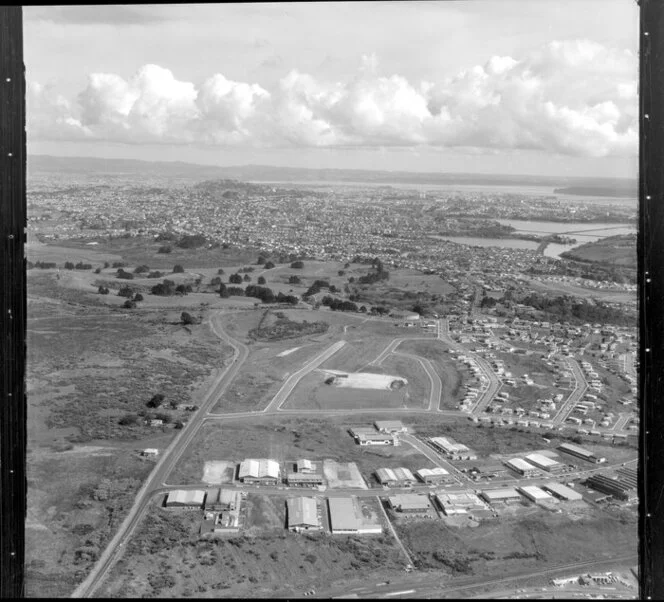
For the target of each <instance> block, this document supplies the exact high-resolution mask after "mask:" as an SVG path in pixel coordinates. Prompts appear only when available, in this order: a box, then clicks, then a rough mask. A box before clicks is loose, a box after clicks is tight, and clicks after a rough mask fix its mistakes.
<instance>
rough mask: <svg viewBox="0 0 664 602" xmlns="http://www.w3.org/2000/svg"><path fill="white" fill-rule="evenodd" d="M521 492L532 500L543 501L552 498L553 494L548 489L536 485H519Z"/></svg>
mask: <svg viewBox="0 0 664 602" xmlns="http://www.w3.org/2000/svg"><path fill="white" fill-rule="evenodd" d="M517 490H518V491H519V493H521V494H522V495H524V496H525V497H527V498H528V499H529V500H530V501H531V502H543V501H545V500H551V499H552V496H551V495H550V494H548V493H547V492H546V491H544V490H542V489H540V488H539V487H535V486H534V485H525V486H524V487H517Z"/></svg>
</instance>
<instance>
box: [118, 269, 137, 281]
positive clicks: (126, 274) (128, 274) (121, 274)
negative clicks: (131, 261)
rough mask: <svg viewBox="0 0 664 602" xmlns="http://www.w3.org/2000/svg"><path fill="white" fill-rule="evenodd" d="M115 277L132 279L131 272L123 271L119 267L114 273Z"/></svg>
mask: <svg viewBox="0 0 664 602" xmlns="http://www.w3.org/2000/svg"><path fill="white" fill-rule="evenodd" d="M115 277H116V278H121V279H122V280H133V279H134V275H133V274H132V273H131V272H125V271H124V270H123V269H122V268H119V269H118V271H117V273H116V275H115Z"/></svg>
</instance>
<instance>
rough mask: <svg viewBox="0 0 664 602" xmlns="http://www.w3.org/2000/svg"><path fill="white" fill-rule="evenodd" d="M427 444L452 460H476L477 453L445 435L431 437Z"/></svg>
mask: <svg viewBox="0 0 664 602" xmlns="http://www.w3.org/2000/svg"><path fill="white" fill-rule="evenodd" d="M429 445H431V446H432V447H433V448H434V449H435V450H436V451H439V452H442V453H443V454H445V455H446V456H448V457H450V458H452V459H453V460H477V454H476V453H475V452H474V451H472V450H471V449H469V448H468V447H467V446H466V445H464V444H463V443H456V442H455V441H453V440H452V439H448V438H447V437H431V438H430V439H429Z"/></svg>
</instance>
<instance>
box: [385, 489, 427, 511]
mask: <svg viewBox="0 0 664 602" xmlns="http://www.w3.org/2000/svg"><path fill="white" fill-rule="evenodd" d="M389 500H390V504H391V505H392V507H393V508H399V507H400V508H401V509H402V510H428V509H429V498H427V496H426V495H422V494H421V493H404V494H401V495H393V496H390V498H389Z"/></svg>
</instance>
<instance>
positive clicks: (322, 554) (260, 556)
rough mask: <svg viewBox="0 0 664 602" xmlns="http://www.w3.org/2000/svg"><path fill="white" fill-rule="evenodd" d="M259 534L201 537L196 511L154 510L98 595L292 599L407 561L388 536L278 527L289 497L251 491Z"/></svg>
mask: <svg viewBox="0 0 664 602" xmlns="http://www.w3.org/2000/svg"><path fill="white" fill-rule="evenodd" d="M247 502H248V504H249V505H250V506H251V507H250V511H249V515H250V518H251V519H252V520H255V521H256V522H257V523H259V524H260V525H261V527H260V528H261V531H257V532H256V534H255V535H254V536H242V535H241V536H236V537H230V538H223V539H221V538H220V539H217V540H209V541H199V539H198V536H197V531H196V528H195V527H196V521H197V519H199V518H200V514H199V513H196V512H192V513H188V512H182V513H173V512H170V513H169V512H167V511H165V510H163V509H159V508H154V510H152V511H151V512H150V513H149V514H148V516H147V517H146V519H145V520H144V521H143V523H142V524H141V526H140V527H139V529H138V532H137V533H136V536H135V537H134V539H133V540H132V542H131V543H130V544H129V547H128V549H127V552H126V553H125V556H124V557H123V559H122V560H121V561H120V562H119V563H118V564H117V565H116V567H115V568H114V569H113V570H112V572H111V574H110V577H109V579H108V581H107V582H106V583H105V584H104V585H103V586H102V588H101V589H100V591H99V594H100V595H102V596H107V597H112V598H116V597H117V598H132V597H172V598H186V597H202V598H218V597H228V598H254V597H256V598H261V597H263V598H282V597H285V598H288V597H291V598H292V597H296V598H299V597H301V596H302V593H303V592H304V591H305V590H307V589H310V588H312V587H315V588H316V589H320V588H323V587H326V586H329V585H331V584H336V583H338V582H348V581H349V580H356V579H367V578H375V579H377V581H381V580H383V581H384V580H385V578H386V577H387V576H388V575H389V573H390V572H393V571H395V570H398V569H402V567H403V560H402V557H400V550H399V549H398V548H397V546H396V542H395V541H394V539H393V538H392V537H390V536H389V535H381V536H377V537H364V538H360V537H329V536H326V535H324V534H293V533H289V532H287V531H286V530H285V529H284V528H283V526H279V523H280V521H281V520H282V519H283V516H284V513H285V508H284V499H283V498H269V497H266V496H256V495H252V496H249V497H248V498H247Z"/></svg>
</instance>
